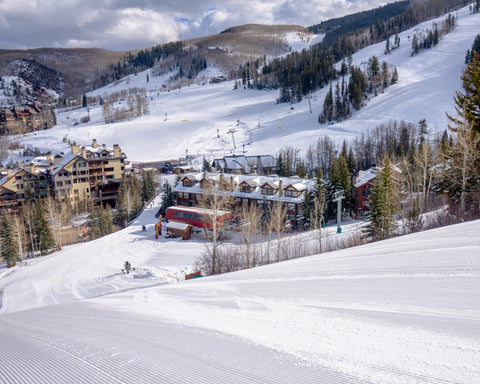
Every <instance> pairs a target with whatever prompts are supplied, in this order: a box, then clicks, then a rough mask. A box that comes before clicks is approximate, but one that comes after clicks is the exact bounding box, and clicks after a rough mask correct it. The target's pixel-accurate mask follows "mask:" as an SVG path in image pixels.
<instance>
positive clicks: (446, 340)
mask: <svg viewBox="0 0 480 384" xmlns="http://www.w3.org/2000/svg"><path fill="white" fill-rule="evenodd" d="M153 213H154V208H148V209H147V210H146V211H145V212H144V213H143V214H142V215H141V216H140V217H139V218H138V219H137V220H136V221H135V222H134V223H133V224H132V226H130V227H129V228H127V229H125V230H122V231H120V232H117V233H115V234H112V235H109V236H107V237H105V238H102V239H99V240H97V241H93V242H90V243H84V244H80V245H76V246H71V247H68V248H66V249H65V250H63V251H60V252H56V253H54V254H53V255H51V256H48V257H43V258H39V259H35V260H28V262H27V265H26V266H18V267H14V268H11V269H6V268H5V266H4V265H2V266H0V313H1V314H0V329H1V331H0V357H1V360H2V369H0V382H1V383H5V384H7V383H8V384H10V383H26V382H30V383H46V382H49V383H50V382H51V383H53V382H58V383H65V382H75V383H102V384H103V383H147V382H148V383H193V382H195V383H225V382H228V383H382V384H383V383H402V384H403V383H465V384H467V383H468V384H471V383H476V382H479V381H480V359H479V353H480V352H479V351H480V308H479V306H478V303H479V302H480V240H479V237H478V234H479V233H480V221H475V222H470V223H465V224H459V225H455V226H451V227H445V228H440V229H436V230H431V231H427V232H423V233H417V234H414V235H408V236H404V237H399V238H396V239H391V240H387V241H383V242H378V243H374V244H369V245H365V246H360V247H356V248H350V249H347V250H343V251H338V252H332V253H326V254H321V255H317V256H311V257H306V258H303V259H297V260H291V261H287V262H283V263H279V264H274V265H269V266H265V267H260V268H256V269H251V270H245V271H240V272H236V273H231V274H225V275H220V276H215V277H206V278H201V279H196V280H189V281H182V280H181V276H182V275H183V274H184V273H185V272H188V271H190V268H191V263H192V262H193V260H194V259H195V258H196V257H197V256H198V255H199V254H200V253H201V252H202V249H203V242H202V240H199V239H194V240H191V241H188V242H185V241H183V242H182V241H179V240H172V239H165V238H164V237H161V239H160V240H155V239H154V236H153V234H154V232H153V222H154V215H153ZM144 223H145V224H147V232H146V233H144V232H142V231H141V226H142V224H144ZM339 236H341V235H339ZM125 259H128V260H129V261H130V262H131V264H132V265H133V266H136V267H137V271H135V272H133V273H131V274H128V275H127V274H122V273H120V269H121V267H122V265H123V262H124V261H125ZM177 278H180V279H179V281H177ZM167 283H168V284H167Z"/></svg>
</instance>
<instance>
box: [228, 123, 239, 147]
mask: <svg viewBox="0 0 480 384" xmlns="http://www.w3.org/2000/svg"><path fill="white" fill-rule="evenodd" d="M235 132H237V131H236V130H235V129H233V128H232V129H230V130H229V131H228V132H227V134H228V133H231V134H232V141H233V150H234V151H235V149H237V147H236V145H235V137H233V134H234V133H235Z"/></svg>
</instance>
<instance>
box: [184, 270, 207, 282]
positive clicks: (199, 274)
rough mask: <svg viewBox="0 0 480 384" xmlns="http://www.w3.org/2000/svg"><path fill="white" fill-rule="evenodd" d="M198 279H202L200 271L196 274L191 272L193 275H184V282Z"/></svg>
mask: <svg viewBox="0 0 480 384" xmlns="http://www.w3.org/2000/svg"><path fill="white" fill-rule="evenodd" d="M199 277H203V276H202V271H197V272H193V273H189V274H188V275H185V280H191V279H198V278H199Z"/></svg>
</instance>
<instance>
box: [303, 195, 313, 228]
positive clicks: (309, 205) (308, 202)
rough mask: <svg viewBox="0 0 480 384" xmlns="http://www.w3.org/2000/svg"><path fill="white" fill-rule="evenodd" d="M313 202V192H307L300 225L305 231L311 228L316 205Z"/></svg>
mask: <svg viewBox="0 0 480 384" xmlns="http://www.w3.org/2000/svg"><path fill="white" fill-rule="evenodd" d="M313 201H314V198H313V192H311V191H305V196H304V197H303V201H302V205H301V207H302V215H301V216H300V225H301V226H302V227H303V228H305V229H307V228H310V219H311V213H312V209H313V204H314V203H313Z"/></svg>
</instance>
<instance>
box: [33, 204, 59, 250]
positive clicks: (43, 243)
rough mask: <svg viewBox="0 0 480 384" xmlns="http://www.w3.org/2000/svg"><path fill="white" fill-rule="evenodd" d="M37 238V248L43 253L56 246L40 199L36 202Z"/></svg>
mask: <svg viewBox="0 0 480 384" xmlns="http://www.w3.org/2000/svg"><path fill="white" fill-rule="evenodd" d="M35 239H36V242H37V249H39V250H40V252H41V253H42V254H45V253H47V252H48V250H49V249H51V248H53V247H54V246H55V241H54V239H53V236H52V232H51V231H50V227H49V224H48V221H47V219H46V218H45V212H44V211H43V206H42V203H41V201H40V200H37V201H36V203H35Z"/></svg>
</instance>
